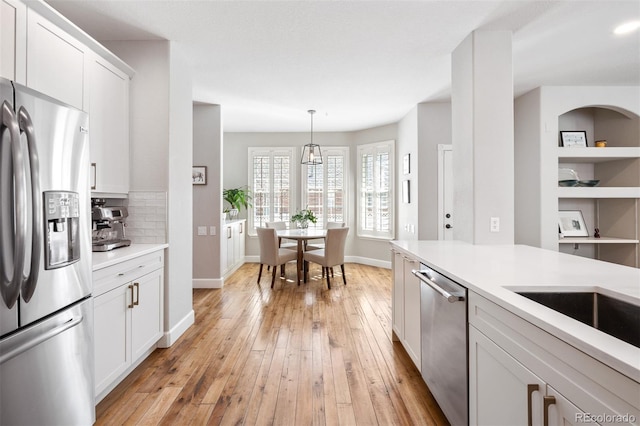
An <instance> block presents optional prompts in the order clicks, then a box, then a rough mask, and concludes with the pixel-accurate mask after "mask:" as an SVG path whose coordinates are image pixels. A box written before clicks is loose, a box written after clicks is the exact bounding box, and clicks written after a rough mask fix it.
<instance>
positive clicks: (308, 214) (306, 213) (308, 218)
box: [291, 208, 318, 229]
mask: <svg viewBox="0 0 640 426" xmlns="http://www.w3.org/2000/svg"><path fill="white" fill-rule="evenodd" d="M317 221H318V218H317V217H316V215H315V214H313V212H312V211H311V210H309V208H306V209H304V210H300V211H299V212H298V213H296V214H294V215H293V216H291V222H292V223H297V226H298V228H303V229H304V228H308V227H309V222H311V223H314V224H315V223H316V222H317Z"/></svg>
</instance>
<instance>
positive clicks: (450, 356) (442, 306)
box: [412, 264, 469, 426]
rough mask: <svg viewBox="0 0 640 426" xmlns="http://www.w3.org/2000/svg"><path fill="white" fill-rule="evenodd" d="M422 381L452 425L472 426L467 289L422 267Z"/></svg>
mask: <svg viewBox="0 0 640 426" xmlns="http://www.w3.org/2000/svg"><path fill="white" fill-rule="evenodd" d="M412 272H413V274H414V275H415V276H416V277H418V278H419V279H420V281H421V284H420V325H421V334H422V336H421V345H422V378H423V379H424V381H425V383H426V384H427V386H428V387H429V390H430V391H431V393H432V394H433V396H434V397H435V399H436V401H437V402H438V405H439V406H440V408H441V409H442V411H443V412H444V415H445V416H447V419H448V420H449V422H450V423H451V424H452V425H456V426H457V425H468V424H469V403H468V400H469V398H468V395H469V391H468V383H469V380H468V371H469V369H468V362H467V354H468V339H467V289H466V288H465V287H463V286H461V285H460V284H458V283H456V282H454V281H452V280H451V279H449V278H447V277H445V276H444V275H442V274H440V273H439V272H437V271H434V270H433V269H431V268H429V267H428V266H426V265H424V264H421V265H420V270H414V271H412Z"/></svg>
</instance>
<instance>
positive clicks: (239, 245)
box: [221, 219, 246, 275]
mask: <svg viewBox="0 0 640 426" xmlns="http://www.w3.org/2000/svg"><path fill="white" fill-rule="evenodd" d="M245 223H246V222H245V220H244V219H241V220H237V221H233V222H228V223H225V225H224V235H223V237H224V238H226V241H227V245H226V252H224V259H223V261H222V262H221V264H222V267H223V271H224V272H223V275H229V274H231V273H232V272H234V271H235V270H236V269H238V268H239V267H240V266H242V264H243V263H244V253H245Z"/></svg>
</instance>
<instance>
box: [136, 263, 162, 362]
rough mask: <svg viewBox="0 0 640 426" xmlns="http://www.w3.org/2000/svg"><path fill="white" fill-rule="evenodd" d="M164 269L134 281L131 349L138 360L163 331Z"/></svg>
mask: <svg viewBox="0 0 640 426" xmlns="http://www.w3.org/2000/svg"><path fill="white" fill-rule="evenodd" d="M162 283H163V270H162V269H158V270H156V271H153V272H151V273H150V274H147V275H145V276H143V277H141V278H138V279H136V280H134V281H133V283H132V285H133V288H134V290H133V296H134V302H133V309H131V350H132V352H133V354H132V359H134V360H136V359H138V358H140V356H142V355H143V354H144V352H145V351H147V350H149V348H151V347H153V346H154V345H155V344H156V343H157V342H158V340H159V339H160V338H161V337H162V332H163V325H162V321H163V315H162V307H163V303H162V301H163V291H164V289H163V285H162Z"/></svg>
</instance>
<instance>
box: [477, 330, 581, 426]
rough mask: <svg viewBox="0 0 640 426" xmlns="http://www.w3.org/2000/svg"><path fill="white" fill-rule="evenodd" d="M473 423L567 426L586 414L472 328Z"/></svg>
mask: <svg viewBox="0 0 640 426" xmlns="http://www.w3.org/2000/svg"><path fill="white" fill-rule="evenodd" d="M469 360H470V365H469V373H470V374H469V385H470V389H471V390H472V392H473V393H470V394H469V398H470V406H469V408H470V417H469V424H472V425H542V424H545V425H546V424H548V425H567V424H574V423H576V420H577V419H578V418H583V417H579V416H583V415H584V413H583V412H582V411H581V410H579V409H578V408H577V407H576V406H575V405H573V404H572V403H570V402H569V401H568V400H567V399H566V398H565V397H563V396H562V395H561V394H560V393H559V392H557V391H555V390H554V389H553V388H552V387H551V386H548V385H547V384H546V383H545V382H544V381H543V380H542V379H540V378H539V377H538V376H536V375H535V374H533V372H531V370H529V369H527V368H526V367H525V366H523V365H522V364H520V363H519V362H518V361H516V360H515V358H513V357H512V356H511V355H509V354H508V353H506V352H505V351H503V350H502V349H500V347H499V346H498V345H496V344H495V343H493V342H492V341H491V340H489V339H488V338H487V337H486V336H484V335H483V334H482V333H480V332H479V331H478V330H476V329H475V328H473V327H469Z"/></svg>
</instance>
